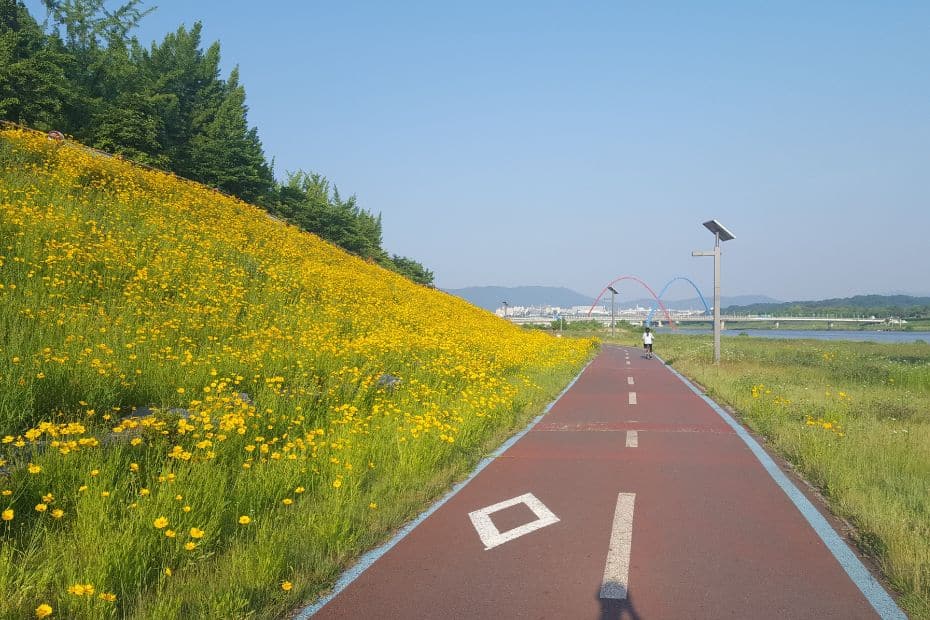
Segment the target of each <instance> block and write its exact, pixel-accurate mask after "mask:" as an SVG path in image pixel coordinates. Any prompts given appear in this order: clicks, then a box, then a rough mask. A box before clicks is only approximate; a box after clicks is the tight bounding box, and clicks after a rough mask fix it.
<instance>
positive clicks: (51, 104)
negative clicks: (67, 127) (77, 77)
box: [0, 0, 70, 129]
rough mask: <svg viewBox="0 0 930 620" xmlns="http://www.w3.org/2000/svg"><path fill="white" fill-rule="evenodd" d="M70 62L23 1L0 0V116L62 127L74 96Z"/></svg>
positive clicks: (42, 125)
mask: <svg viewBox="0 0 930 620" xmlns="http://www.w3.org/2000/svg"><path fill="white" fill-rule="evenodd" d="M68 64H69V58H68V56H67V55H65V54H64V53H61V52H60V51H57V50H55V49H53V48H51V47H50V46H49V44H48V37H46V35H45V34H44V33H43V32H42V29H41V27H40V26H39V24H38V23H37V22H36V20H35V19H33V17H32V16H31V15H30V14H29V11H28V10H27V9H26V7H25V6H24V5H23V3H22V2H18V1H16V0H0V118H3V119H6V120H11V121H15V122H17V123H22V124H24V125H30V126H32V127H36V128H39V129H56V128H61V121H62V108H63V106H64V105H66V104H67V102H68V101H69V98H70V88H69V84H68V80H67V77H66V75H65V67H66V66H68Z"/></svg>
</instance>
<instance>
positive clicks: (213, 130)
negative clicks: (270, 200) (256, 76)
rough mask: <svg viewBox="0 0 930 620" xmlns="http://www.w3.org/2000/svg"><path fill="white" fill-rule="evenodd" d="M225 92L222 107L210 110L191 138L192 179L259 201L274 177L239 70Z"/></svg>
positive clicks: (269, 188)
mask: <svg viewBox="0 0 930 620" xmlns="http://www.w3.org/2000/svg"><path fill="white" fill-rule="evenodd" d="M223 91H224V92H223V97H222V100H221V101H220V104H219V107H217V108H216V109H215V111H214V110H207V111H206V113H205V117H204V118H203V119H202V120H203V127H202V130H201V131H199V132H197V133H195V134H194V136H193V137H192V139H191V157H192V162H191V168H192V170H191V172H192V177H193V178H194V179H195V180H197V181H201V182H203V183H207V184H209V185H213V186H215V187H218V188H219V189H221V190H223V191H225V192H228V193H230V194H234V195H236V196H239V197H240V198H242V199H243V200H247V201H251V202H256V201H259V200H260V199H261V198H263V197H265V196H267V195H268V193H269V192H270V191H271V189H272V187H273V186H274V177H273V176H272V174H271V167H270V166H269V165H268V162H267V161H266V160H265V154H264V152H263V151H262V144H261V141H260V140H259V138H258V130H257V129H256V128H255V127H252V128H250V127H249V125H248V121H247V119H246V116H247V114H248V107H247V106H246V105H245V88H243V87H242V85H240V84H239V69H238V67H237V68H235V69H233V70H232V73H231V74H230V76H229V80H227V82H226V84H225V85H224V87H223ZM211 112H212V114H211Z"/></svg>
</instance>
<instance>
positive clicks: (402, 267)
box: [0, 0, 433, 286]
mask: <svg viewBox="0 0 930 620" xmlns="http://www.w3.org/2000/svg"><path fill="white" fill-rule="evenodd" d="M43 1H44V4H45V7H46V10H47V17H46V20H45V22H44V23H43V24H40V23H39V22H38V21H37V20H36V19H35V18H34V17H33V16H32V15H31V14H30V13H29V11H28V9H27V8H26V6H25V5H24V4H23V3H22V2H21V1H20V0H0V119H4V120H8V121H12V122H15V123H19V124H21V125H26V126H29V127H34V128H36V129H42V130H56V131H61V132H63V133H64V134H67V135H70V136H73V137H74V138H75V139H76V140H79V141H80V142H82V143H84V144H87V145H89V146H93V147H96V148H99V149H101V150H104V151H107V152H110V153H115V154H118V155H120V156H122V157H125V158H127V159H130V160H133V161H136V162H138V163H142V164H146V165H149V166H153V167H156V168H160V169H163V170H168V171H170V172H173V173H175V174H177V175H178V176H182V177H185V178H188V179H192V180H194V181H198V182H200V183H203V184H205V185H209V186H211V187H215V188H217V189H219V190H222V191H223V192H226V193H228V194H232V195H234V196H237V197H239V198H241V199H242V200H245V201H248V202H252V203H254V204H258V205H260V206H262V207H264V208H265V209H267V210H268V211H269V212H271V213H272V214H274V215H276V216H278V217H281V218H283V219H286V220H288V221H290V222H292V223H293V224H295V225H297V226H299V227H300V228H302V229H304V230H307V231H309V232H312V233H315V234H317V235H319V236H321V237H322V238H324V239H326V240H328V241H330V242H333V243H335V244H337V245H339V246H341V247H343V248H344V249H346V250H348V251H349V252H352V253H354V254H356V255H358V256H360V257H362V258H365V259H368V260H371V261H374V262H376V263H378V264H380V265H382V266H384V267H386V268H388V269H391V270H393V271H396V272H398V273H401V274H403V275H405V276H407V277H408V278H410V279H412V280H413V281H415V282H419V283H420V284H425V285H428V286H431V285H432V283H433V273H432V272H431V271H430V270H429V269H427V268H425V267H424V266H423V265H422V264H420V263H419V262H417V261H416V260H413V259H411V258H407V257H404V256H398V255H390V254H388V252H386V251H385V250H384V248H383V247H382V227H381V215H380V214H378V215H375V214H373V213H372V212H371V211H368V210H366V209H363V208H361V207H360V206H359V205H358V203H357V199H356V197H355V196H350V197H349V198H347V199H343V198H342V197H341V196H340V194H339V191H338V190H337V189H336V187H335V186H333V185H332V184H331V183H330V182H329V180H327V179H326V177H324V176H322V175H320V174H315V173H312V172H305V171H302V170H298V171H297V172H294V173H288V174H287V175H286V178H285V179H284V180H283V181H278V180H276V179H275V177H274V174H273V171H272V166H271V164H270V163H269V161H268V159H267V158H266V156H265V153H264V150H263V148H262V144H261V140H260V139H259V137H258V131H257V128H255V127H250V126H249V124H248V120H247V114H248V106H247V105H246V95H245V88H244V87H243V86H242V84H241V83H240V81H239V70H238V67H237V68H234V69H233V70H232V71H231V72H230V74H229V76H228V77H226V78H225V79H224V78H223V77H222V76H221V72H220V45H219V43H218V42H214V43H213V44H211V45H210V46H208V47H207V48H206V49H204V48H203V45H202V40H201V30H202V26H201V24H200V23H196V24H194V25H193V26H192V27H191V28H185V27H184V26H181V27H179V28H178V29H177V30H176V31H175V32H172V33H169V34H167V35H166V36H165V37H164V39H162V41H161V42H158V43H152V45H151V46H150V47H145V46H143V45H142V44H140V42H139V41H138V39H137V38H136V37H135V36H134V35H133V34H132V33H133V31H134V30H135V28H136V27H137V26H138V24H139V22H140V21H141V20H142V19H143V18H144V17H145V16H146V15H148V14H149V13H150V12H151V11H152V10H153V9H144V8H143V6H142V4H143V3H142V0H129V1H128V2H126V3H125V4H123V5H121V6H119V7H118V8H116V9H114V10H110V9H107V8H106V7H105V6H104V5H105V2H106V0H43Z"/></svg>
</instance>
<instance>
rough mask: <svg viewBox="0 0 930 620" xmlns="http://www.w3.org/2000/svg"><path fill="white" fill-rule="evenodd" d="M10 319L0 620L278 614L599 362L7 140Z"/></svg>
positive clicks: (270, 229) (52, 151)
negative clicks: (586, 364)
mask: <svg viewBox="0 0 930 620" xmlns="http://www.w3.org/2000/svg"><path fill="white" fill-rule="evenodd" d="M0 322H2V326H0V327H2V329H0V469H2V476H0V492H2V496H0V512H2V516H3V520H2V521H0V542H2V546H0V617H4V618H6V617H22V618H35V617H52V618H56V617H62V618H107V617H129V616H131V617H133V618H172V617H214V618H220V617H222V618H235V617H246V616H248V617H278V616H280V615H281V614H282V613H285V612H286V611H288V610H290V609H293V608H296V607H299V606H300V605H301V603H302V602H307V601H308V600H310V599H312V598H313V596H315V595H316V594H317V593H319V592H320V591H322V590H323V589H325V588H326V587H327V585H329V584H331V583H332V582H333V581H334V579H335V577H336V576H337V575H338V572H339V571H340V570H341V569H342V568H344V567H345V565H346V564H347V563H349V562H350V561H351V559H352V558H353V557H355V556H357V555H358V554H359V553H360V552H361V551H363V550H364V549H365V548H367V547H370V546H371V545H373V544H375V543H377V542H378V541H379V540H382V539H383V538H384V537H385V536H386V535H387V533H388V532H389V531H390V530H391V528H393V527H396V526H397V525H399V524H400V523H402V522H403V521H404V520H405V519H407V518H409V517H410V516H411V515H413V514H415V513H416V512H417V511H418V510H419V509H421V508H422V507H423V506H424V505H425V503H426V502H428V501H429V500H430V499H431V498H433V497H436V496H437V495H438V494H439V493H441V492H442V490H443V489H444V488H446V487H447V486H448V485H449V483H450V482H451V481H452V480H454V479H455V478H456V477H457V476H461V475H462V474H463V473H464V472H465V471H467V470H468V469H469V468H470V467H471V466H472V465H473V464H474V463H475V462H476V461H477V460H478V459H479V458H481V457H482V456H483V455H484V454H485V453H486V451H487V450H488V449H489V448H490V447H491V446H493V445H494V444H495V442H499V441H500V440H501V438H502V437H503V436H505V435H506V434H507V433H508V432H509V431H510V430H511V429H513V428H515V427H517V426H519V425H521V424H522V423H524V422H525V421H526V420H527V419H528V417H529V416H531V415H532V414H534V413H535V412H538V411H539V409H540V407H541V406H542V404H543V403H544V402H545V401H546V400H547V399H549V398H551V397H552V396H553V395H554V394H555V393H556V392H557V391H558V390H559V389H560V388H561V387H562V386H563V385H564V384H565V383H566V382H567V381H568V380H569V379H570V377H571V376H573V375H574V374H575V373H576V372H577V371H578V369H579V368H580V367H581V365H582V364H583V363H584V362H585V360H586V359H588V358H589V356H590V355H591V353H592V351H593V349H594V347H595V346H596V345H595V343H594V342H591V341H576V340H561V339H556V338H552V337H550V336H548V335H545V334H542V333H535V332H524V331H521V330H519V329H517V328H515V327H513V326H512V325H510V324H508V323H506V322H504V321H501V320H500V319H498V318H496V317H494V316H493V315H491V314H489V313H487V312H485V311H483V310H480V309H477V308H474V307H472V306H470V305H468V304H467V303H466V302H464V301H462V300H460V299H458V298H455V297H452V296H450V295H447V294H444V293H442V292H439V291H435V290H429V289H426V288H423V287H420V286H417V285H415V284H413V283H411V282H409V281H408V280H405V279H403V278H401V277H400V276H397V275H395V274H393V273H390V272H388V271H386V270H384V269H382V268H380V267H378V266H376V265H373V264H369V263H366V262H364V261H362V260H359V259H357V258H355V257H352V256H350V255H348V254H346V253H345V252H343V251H341V250H339V249H337V248H335V247H334V246H332V245H330V244H327V243H325V242H323V241H321V240H320V239H318V238H317V237H315V236H313V235H310V234H307V233H304V232H302V231H299V230H298V229H296V228H294V227H292V226H289V225H286V224H283V223H281V222H279V221H276V220H274V219H272V218H271V217H269V216H268V215H267V214H266V213H265V212H264V211H263V210H261V209H259V208H257V207H253V206H250V205H248V204H245V203H242V202H240V201H238V200H235V199H232V198H229V197H227V196H224V195H221V194H219V193H217V192H214V191H211V190H209V189H207V188H204V187H202V186H199V185H197V184H194V183H191V182H187V181H184V180H181V179H178V178H175V177H173V176H171V175H168V174H163V173H158V172H155V171H150V170H143V169H140V168H137V167H134V166H132V165H130V164H128V163H126V162H124V161H121V160H119V159H117V158H111V157H107V156H104V155H101V154H99V153H94V152H92V151H90V150H87V149H84V148H83V147H81V146H80V145H77V144H74V143H70V142H57V141H51V140H48V139H47V138H46V137H45V136H44V135H43V134H39V133H33V132H27V131H21V130H12V129H6V130H2V131H0ZM40 506H41V508H40Z"/></svg>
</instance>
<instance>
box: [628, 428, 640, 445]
mask: <svg viewBox="0 0 930 620" xmlns="http://www.w3.org/2000/svg"><path fill="white" fill-rule="evenodd" d="M626 447H627V448H638V447H639V432H638V431H627V432H626Z"/></svg>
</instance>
